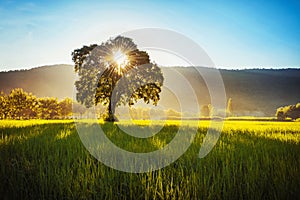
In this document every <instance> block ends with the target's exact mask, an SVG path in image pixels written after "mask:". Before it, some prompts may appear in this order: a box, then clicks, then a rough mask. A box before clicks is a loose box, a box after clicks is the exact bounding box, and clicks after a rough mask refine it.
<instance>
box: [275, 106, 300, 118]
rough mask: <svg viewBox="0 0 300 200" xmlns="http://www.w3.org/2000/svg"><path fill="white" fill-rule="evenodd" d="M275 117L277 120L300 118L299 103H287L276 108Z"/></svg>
mask: <svg viewBox="0 0 300 200" xmlns="http://www.w3.org/2000/svg"><path fill="white" fill-rule="evenodd" d="M276 117H277V119H278V120H287V119H292V120H296V119H298V118H300V103H297V104H296V105H289V106H284V107H280V108H278V109H277V112H276Z"/></svg>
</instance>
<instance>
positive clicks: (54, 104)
mask: <svg viewBox="0 0 300 200" xmlns="http://www.w3.org/2000/svg"><path fill="white" fill-rule="evenodd" d="M60 112H61V108H60V107H59V104H58V101H57V99H56V98H39V111H38V113H39V118H41V119H57V118H59V116H60Z"/></svg>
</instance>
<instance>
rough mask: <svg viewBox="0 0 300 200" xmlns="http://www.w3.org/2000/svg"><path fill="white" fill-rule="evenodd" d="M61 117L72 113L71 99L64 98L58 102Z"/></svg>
mask: <svg viewBox="0 0 300 200" xmlns="http://www.w3.org/2000/svg"><path fill="white" fill-rule="evenodd" d="M59 106H60V110H61V113H60V114H61V117H62V118H68V117H70V116H71V115H72V99H70V98H65V99H63V100H62V101H60V102H59Z"/></svg>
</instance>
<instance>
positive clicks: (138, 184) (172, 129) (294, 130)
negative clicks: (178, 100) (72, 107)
mask: <svg viewBox="0 0 300 200" xmlns="http://www.w3.org/2000/svg"><path fill="white" fill-rule="evenodd" d="M84 122H89V121H88V120H85V121H84ZM118 123H119V124H120V123H121V124H123V125H126V126H131V122H129V121H121V122H118ZM118 123H117V124H118ZM100 124H101V127H102V128H103V130H104V132H105V133H106V135H107V136H108V137H109V138H110V139H111V140H112V141H113V142H114V143H115V144H116V145H118V146H120V147H122V148H124V149H127V150H129V151H133V152H149V151H153V150H156V149H160V148H162V147H164V146H165V145H167V144H168V142H169V141H171V140H172V138H173V137H174V135H175V134H176V131H177V130H178V128H179V127H178V126H179V125H181V126H184V130H185V131H191V130H192V129H191V127H198V126H199V127H198V132H197V135H196V137H195V139H194V141H193V143H192V144H191V146H190V148H189V149H188V150H187V152H185V154H184V155H183V156H182V157H180V158H179V159H178V160H177V161H176V162H174V163H172V164H171V165H169V166H167V167H165V168H163V169H161V170H157V171H154V172H148V173H144V174H134V173H124V172H120V171H116V170H114V169H111V168H109V167H106V166H105V165H103V164H102V163H101V162H98V161H97V160H96V159H95V158H93V157H92V156H91V155H90V154H89V152H88V151H87V150H86V149H85V147H84V146H83V145H82V143H81V141H80V139H79V137H78V135H77V132H76V127H75V124H74V123H73V121H72V120H68V121H62V120H57V121H47V120H29V121H6V120H5V121H0V196H1V198H2V199H19V198H22V199H296V198H298V197H299V188H300V145H299V141H300V138H299V135H300V133H299V130H300V123H299V122H255V121H251V122H248V121H225V122H224V128H223V132H222V135H221V137H220V139H219V141H218V143H217V144H216V146H215V147H214V148H213V150H212V151H211V152H210V153H209V154H208V155H207V156H206V157H205V158H203V159H199V158H198V154H199V149H200V147H201V144H202V141H203V138H204V137H205V134H206V132H207V128H208V127H209V125H210V122H209V121H201V122H200V123H199V122H198V121H183V122H179V121H166V122H163V121H153V122H149V121H135V124H137V125H140V126H148V125H149V124H151V125H150V128H151V127H154V126H161V125H164V124H165V126H164V127H163V129H161V131H160V132H159V133H157V134H156V135H155V136H153V137H150V138H146V139H141V138H133V137H132V136H128V135H127V134H126V133H123V132H122V131H121V130H119V129H118V127H117V125H116V124H112V123H104V122H100Z"/></svg>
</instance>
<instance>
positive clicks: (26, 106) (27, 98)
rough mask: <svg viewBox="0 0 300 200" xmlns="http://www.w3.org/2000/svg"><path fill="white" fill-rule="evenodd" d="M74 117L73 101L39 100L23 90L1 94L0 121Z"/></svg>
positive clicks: (67, 99)
mask: <svg viewBox="0 0 300 200" xmlns="http://www.w3.org/2000/svg"><path fill="white" fill-rule="evenodd" d="M71 115H72V100H71V99H69V98H66V99H64V100H62V101H61V102H59V101H58V100H57V99H56V98H37V97H36V96H34V95H32V94H31V93H27V92H24V91H23V89H21V88H16V89H13V90H12V91H11V92H10V94H9V95H6V94H4V93H3V92H1V93H0V119H65V118H69V117H70V116H71Z"/></svg>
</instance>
